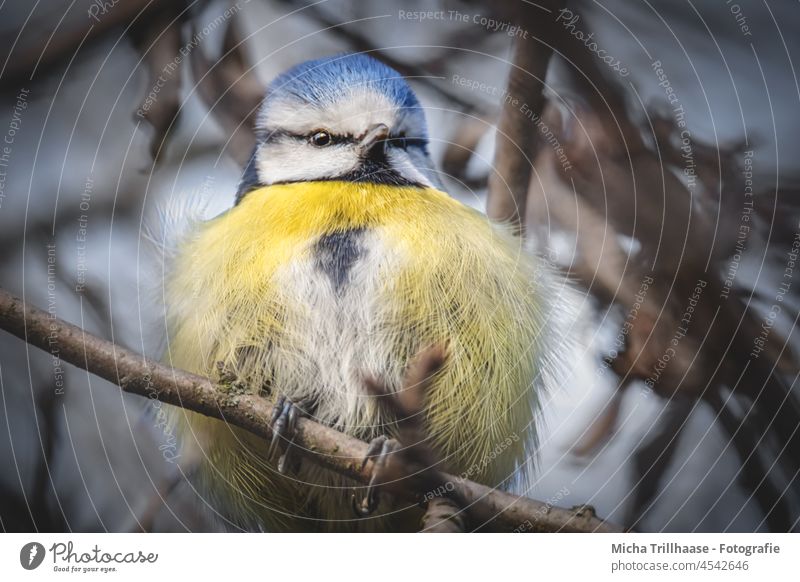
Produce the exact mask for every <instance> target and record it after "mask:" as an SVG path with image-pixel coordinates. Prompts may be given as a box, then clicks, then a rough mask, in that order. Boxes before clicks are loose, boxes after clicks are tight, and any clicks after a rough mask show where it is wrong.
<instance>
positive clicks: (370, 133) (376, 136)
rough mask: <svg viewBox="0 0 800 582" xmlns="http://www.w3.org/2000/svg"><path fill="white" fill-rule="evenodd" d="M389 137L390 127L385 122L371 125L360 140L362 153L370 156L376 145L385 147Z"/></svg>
mask: <svg viewBox="0 0 800 582" xmlns="http://www.w3.org/2000/svg"><path fill="white" fill-rule="evenodd" d="M387 137H389V127H388V126H387V125H386V124H385V123H377V124H375V125H373V126H372V127H370V128H369V129H368V130H367V133H365V134H364V135H363V136H362V138H361V141H360V142H359V147H360V148H361V155H362V156H368V155H369V154H370V152H372V151H373V150H374V149H375V148H376V147H380V148H383V147H384V146H385V144H386V138H387Z"/></svg>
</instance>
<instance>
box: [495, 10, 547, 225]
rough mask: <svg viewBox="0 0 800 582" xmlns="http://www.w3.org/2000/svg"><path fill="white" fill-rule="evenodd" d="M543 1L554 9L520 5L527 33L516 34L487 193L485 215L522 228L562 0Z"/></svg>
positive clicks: (518, 17)
mask: <svg viewBox="0 0 800 582" xmlns="http://www.w3.org/2000/svg"><path fill="white" fill-rule="evenodd" d="M542 4H543V5H545V6H548V7H550V8H549V9H548V8H546V7H545V6H538V5H534V4H524V5H520V6H519V7H518V8H517V14H516V15H515V18H514V20H515V21H516V22H517V23H518V24H519V25H520V26H521V27H522V29H523V30H524V31H525V34H524V35H521V36H517V37H516V38H515V39H514V50H513V57H512V62H511V69H510V71H509V73H508V87H507V90H506V93H505V97H504V99H503V105H502V109H501V112H500V120H499V122H498V124H497V138H496V141H497V145H496V147H495V153H494V164H493V165H494V167H493V168H492V172H491V173H490V174H489V191H488V193H487V197H486V214H488V215H489V217H490V218H492V219H494V220H497V221H501V222H507V223H509V224H511V225H513V226H514V227H515V228H516V229H518V230H519V231H520V232H523V231H524V230H525V225H524V220H525V205H526V201H527V197H528V186H529V184H530V181H531V174H532V171H533V159H534V157H535V156H536V148H537V144H538V140H537V127H536V123H535V121H536V120H537V119H539V118H541V115H542V110H543V109H544V103H545V97H544V94H543V89H544V82H545V76H546V75H547V67H548V65H549V64H550V57H551V56H552V53H553V51H552V48H551V47H552V44H553V40H552V39H553V37H554V36H555V33H554V32H553V29H554V24H553V22H552V12H554V11H555V9H556V8H557V7H558V6H559V5H561V4H562V2H561V1H560V0H549V1H547V2H542ZM544 10H546V11H547V12H548V13H549V14H547V13H543V11H544Z"/></svg>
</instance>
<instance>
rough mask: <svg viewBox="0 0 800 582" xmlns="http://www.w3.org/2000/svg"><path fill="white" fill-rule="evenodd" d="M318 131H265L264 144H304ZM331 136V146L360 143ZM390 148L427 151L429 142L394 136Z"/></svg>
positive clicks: (423, 139)
mask: <svg viewBox="0 0 800 582" xmlns="http://www.w3.org/2000/svg"><path fill="white" fill-rule="evenodd" d="M318 131H324V130H315V131H314V132H312V134H303V133H293V132H290V131H286V130H284V129H275V130H271V131H270V130H266V131H264V139H263V141H264V142H269V141H273V140H275V141H277V140H280V139H293V140H297V141H302V142H306V143H307V142H308V140H309V138H310V137H311V135H313V134H314V133H317V132H318ZM329 135H330V136H331V142H330V144H329V146H330V145H340V144H353V143H358V140H357V139H356V138H355V137H354V136H352V135H349V134H348V135H342V134H334V133H331V134H329ZM387 141H388V143H389V145H390V146H393V147H399V148H401V149H407V148H412V147H415V148H422V149H425V148H426V147H427V145H428V140H427V139H426V138H424V137H406V136H403V135H393V136H389V138H388V139H387Z"/></svg>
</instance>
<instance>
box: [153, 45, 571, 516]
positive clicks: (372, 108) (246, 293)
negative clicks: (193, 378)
mask: <svg viewBox="0 0 800 582" xmlns="http://www.w3.org/2000/svg"><path fill="white" fill-rule="evenodd" d="M256 139H257V144H256V146H255V149H254V151H253V154H252V157H251V159H250V162H249V164H248V165H247V167H246V169H245V171H244V174H243V177H242V180H241V183H240V185H239V188H238V192H237V194H236V196H235V203H234V205H233V206H232V207H231V208H230V209H228V210H227V211H225V212H224V213H222V214H221V215H219V216H217V217H215V218H213V219H210V220H208V221H204V222H200V223H198V224H196V225H194V227H193V228H191V229H190V231H189V234H188V235H187V236H185V237H184V238H183V240H182V242H181V243H180V244H179V245H178V247H177V249H176V250H175V257H174V260H173V264H172V265H171V267H170V275H169V280H168V281H167V283H166V302H167V315H168V322H169V327H170V332H169V342H170V343H169V353H170V361H171V363H172V364H173V365H175V366H177V367H180V368H184V369H187V370H190V371H192V372H195V373H199V374H204V375H207V376H210V377H214V375H215V371H216V370H217V368H218V367H222V368H224V369H225V370H228V371H230V372H232V374H233V376H235V378H236V382H237V385H238V386H241V387H243V388H242V389H243V390H246V391H248V392H250V393H253V394H261V395H263V396H265V397H269V398H273V399H275V400H276V401H278V408H277V410H276V422H277V423H284V424H285V423H287V422H291V421H292V420H293V419H294V418H296V415H297V414H298V413H301V414H306V415H308V416H309V417H310V418H312V419H313V420H315V421H317V422H320V423H323V424H326V425H328V426H331V427H334V428H336V429H338V430H340V431H342V432H344V433H347V434H349V435H352V436H354V437H357V438H359V439H363V440H367V441H369V440H372V439H376V438H380V437H382V436H384V435H388V436H391V433H392V424H393V422H394V421H395V420H396V419H392V418H389V417H387V414H386V411H385V410H384V409H383V408H382V407H380V406H379V405H378V403H376V401H375V400H376V399H375V397H374V395H370V394H369V393H368V392H367V390H366V389H365V386H364V381H363V379H364V378H365V377H366V376H369V377H373V378H379V379H380V380H381V382H382V383H383V384H384V385H385V386H387V387H388V388H389V389H390V390H397V389H399V388H400V385H401V382H402V378H403V374H404V370H405V368H406V366H407V365H408V363H409V361H410V360H411V358H412V357H413V356H414V355H415V354H416V353H418V352H419V351H421V350H422V349H424V348H426V347H428V346H432V345H443V346H446V350H447V359H446V362H445V364H444V366H443V368H442V369H441V370H440V371H439V372H438V373H437V375H436V378H435V379H434V381H433V383H432V386H431V388H430V391H429V393H428V394H427V395H426V400H425V427H426V431H427V434H428V436H429V439H430V443H431V446H432V448H433V449H434V450H435V451H436V454H437V455H438V458H440V459H441V460H442V463H443V467H442V468H444V469H447V470H448V471H450V472H452V473H456V474H462V475H463V476H465V477H466V478H468V479H471V480H476V481H480V482H483V483H486V484H488V485H492V486H498V485H501V484H503V483H506V484H507V483H509V482H510V481H512V480H513V479H514V478H515V476H518V475H519V474H520V473H521V472H523V471H524V470H525V467H526V465H527V463H528V461H529V459H531V458H532V456H533V455H534V453H535V448H536V427H535V424H536V418H537V406H538V404H537V403H538V400H537V393H538V392H539V390H540V386H541V384H542V378H543V377H544V375H545V374H546V373H547V372H548V371H549V369H550V368H551V367H552V365H553V362H555V361H557V360H558V358H557V356H556V348H557V341H556V340H555V338H554V337H553V333H551V331H552V330H553V329H554V328H553V322H554V321H555V320H557V319H558V318H559V317H560V316H561V315H560V314H559V313H558V309H559V307H558V305H559V296H560V294H559V280H558V279H557V278H556V277H555V276H554V275H553V274H552V272H551V271H550V270H549V269H548V267H547V265H546V264H545V263H544V262H543V261H542V260H541V259H538V258H537V257H536V256H535V255H534V254H532V253H530V252H528V251H527V250H526V249H525V248H524V247H523V244H522V243H521V242H520V240H519V239H518V238H517V237H515V236H514V235H513V234H512V233H511V231H510V229H508V228H505V227H504V226H502V225H498V224H493V223H492V222H490V221H489V220H488V219H487V218H486V217H485V216H484V215H483V214H481V213H479V212H478V211H476V210H473V209H471V208H469V207H467V206H465V205H464V204H462V203H460V202H458V201H456V200H455V199H453V198H451V197H450V196H448V195H447V194H446V193H445V192H443V191H442V189H441V183H440V180H439V177H438V175H437V173H436V171H435V169H434V164H433V163H432V160H431V157H430V154H429V150H428V145H429V143H428V136H427V127H426V121H425V115H424V111H423V109H422V107H421V105H420V103H419V101H418V100H417V97H416V96H415V94H414V92H413V91H412V90H411V88H410V87H409V85H408V84H407V83H406V81H405V80H404V79H403V78H402V77H401V76H400V75H399V74H398V73H397V72H396V71H395V70H393V69H391V68H390V67H388V66H386V65H384V64H382V63H381V62H379V61H378V60H375V59H373V58H371V57H368V56H365V55H359V54H346V55H338V56H333V57H328V58H323V59H320V60H313V61H309V62H305V63H302V64H300V65H297V66H295V67H294V68H292V69H290V70H289V71H287V72H286V73H284V74H282V75H280V76H278V77H277V78H276V79H274V81H273V82H272V83H271V84H270V86H269V88H268V90H267V93H266V97H265V98H264V100H263V103H262V105H261V107H260V110H259V114H258V117H257V122H256ZM176 417H178V418H179V419H180V420H179V422H180V424H181V426H182V433H183V439H184V441H185V442H187V443H188V444H187V445H186V446H195V447H200V449H201V450H202V453H201V454H202V458H203V462H202V471H201V475H202V476H203V479H202V480H203V482H204V484H205V487H206V489H205V491H207V492H208V494H209V495H210V497H211V499H212V500H214V503H215V507H216V509H217V510H218V511H219V512H220V513H222V514H223V515H225V516H226V517H227V518H228V519H230V520H231V521H232V522H234V523H236V524H238V525H240V526H243V527H248V528H257V529H263V530H270V531H279V530H308V529H383V530H390V529H405V528H409V529H411V528H413V527H414V524H413V523H411V522H409V520H408V511H406V512H399V514H398V512H395V513H392V509H391V500H388V501H387V502H386V503H387V504H389V508H388V509H385V510H383V511H381V512H378V513H376V515H375V516H373V517H370V518H364V517H358V516H355V515H353V512H352V507H351V503H350V498H349V496H350V495H351V487H352V486H353V485H354V483H353V482H350V481H348V480H347V479H346V478H344V477H341V476H338V475H334V474H332V473H329V472H326V471H325V470H323V469H320V468H317V467H315V466H313V465H311V464H310V463H305V462H304V463H301V464H300V465H299V467H294V468H287V467H286V466H284V465H285V464H286V463H285V461H286V458H285V457H281V461H278V459H276V458H275V457H276V455H275V454H274V453H273V452H272V451H270V445H269V443H265V442H263V441H262V439H259V438H257V437H255V436H253V435H251V434H249V433H247V432H245V431H243V430H240V429H238V428H236V427H232V426H228V425H226V424H225V423H223V422H221V421H218V420H214V419H209V418H206V417H203V416H200V415H197V414H193V413H189V412H186V411H183V410H180V411H177V412H176ZM282 426H283V425H282ZM288 464H289V465H291V464H292V463H288ZM417 517H418V516H417Z"/></svg>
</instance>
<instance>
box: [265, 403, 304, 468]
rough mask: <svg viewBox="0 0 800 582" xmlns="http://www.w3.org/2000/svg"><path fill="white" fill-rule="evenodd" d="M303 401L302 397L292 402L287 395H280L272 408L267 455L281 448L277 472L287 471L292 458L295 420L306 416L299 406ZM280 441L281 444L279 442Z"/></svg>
mask: <svg viewBox="0 0 800 582" xmlns="http://www.w3.org/2000/svg"><path fill="white" fill-rule="evenodd" d="M303 402H304V400H303V399H301V400H298V401H297V402H294V401H293V400H292V399H291V398H289V397H287V396H280V397H279V398H278V400H277V401H276V402H275V406H274V407H273V408H272V418H271V420H270V425H271V426H272V441H271V442H270V445H269V456H270V457H272V456H273V455H274V453H275V451H276V450H277V449H279V448H282V451H281V455H280V457H279V458H278V472H279V473H281V474H285V473H286V472H287V469H288V468H289V462H290V460H293V456H292V455H291V452H292V449H293V448H294V440H295V437H296V436H297V421H298V419H299V418H301V417H302V416H306V412H305V411H304V410H303V409H302V408H301V405H302V404H303ZM281 441H283V444H280V443H281Z"/></svg>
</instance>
